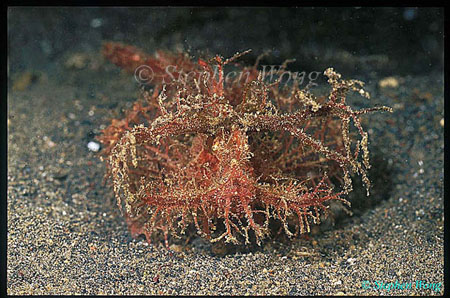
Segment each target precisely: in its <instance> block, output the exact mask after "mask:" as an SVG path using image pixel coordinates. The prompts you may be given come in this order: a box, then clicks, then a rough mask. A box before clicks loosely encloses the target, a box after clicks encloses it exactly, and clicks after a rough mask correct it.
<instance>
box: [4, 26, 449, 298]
mask: <svg viewBox="0 0 450 298" xmlns="http://www.w3.org/2000/svg"><path fill="white" fill-rule="evenodd" d="M171 34H172V33H171ZM97 51H98V48H94V49H87V50H86V51H84V52H83V51H81V52H80V51H79V53H81V56H82V58H83V57H84V58H83V59H84V60H83V59H81V61H84V63H80V64H76V63H75V65H74V64H73V63H72V65H69V64H70V63H69V64H67V65H64V62H67V61H68V60H69V61H70V59H69V58H70V57H73V54H74V52H71V50H70V49H67V57H64V58H61V60H58V63H56V66H55V69H57V74H58V75H55V73H54V72H51V71H48V72H46V71H41V72H34V77H35V78H34V80H30V82H28V83H27V79H26V77H24V76H27V74H26V73H23V72H18V73H14V74H10V76H11V80H10V88H9V92H8V109H9V110H8V238H7V240H8V251H7V261H8V266H7V289H8V294H10V295H17V294H41V295H46V294H90V295H95V294H136V295H145V294H169V295H175V294H184V295H189V294H191V295H200V294H219V295H220V294H233V295H245V294H247V295H248V294H250V295H251V294H282V295H287V294H290V295H308V294H309V295H315V294H317V295H318V294H321V295H339V294H345V295H353V294H359V295H413V294H415V295H439V294H443V290H444V286H443V285H442V286H441V287H440V289H439V290H440V291H437V290H433V289H418V288H417V287H416V281H422V282H423V283H426V284H429V283H434V284H436V283H443V278H444V272H443V271H444V269H443V266H444V247H443V242H444V241H443V239H444V227H443V225H444V212H443V159H444V128H443V117H444V94H443V90H444V83H443V73H442V70H433V71H429V72H427V73H425V74H421V75H417V74H413V75H397V74H396V73H395V72H392V73H391V74H392V75H393V76H395V77H396V80H397V82H398V83H399V85H398V86H397V87H386V88H380V87H379V86H378V83H379V81H380V80H382V79H383V78H384V77H385V76H381V75H377V73H376V72H374V73H373V74H372V75H371V76H370V79H369V80H366V81H367V83H368V84H367V88H366V89H367V90H368V91H369V92H371V96H372V99H371V100H370V101H369V103H367V102H365V101H364V100H362V99H357V98H351V99H350V100H349V102H350V104H351V105H352V106H372V105H375V104H380V105H389V106H391V107H393V108H394V110H395V112H394V114H387V113H375V114H371V115H368V116H365V119H366V121H364V123H363V124H364V127H365V128H366V129H367V130H368V131H369V141H370V144H369V148H370V150H371V162H372V165H373V169H372V170H371V172H370V174H369V175H370V178H371V180H372V182H373V186H372V189H371V196H370V197H366V196H365V195H364V192H361V191H358V190H356V191H355V193H354V194H353V195H352V197H351V199H352V202H353V209H352V211H353V212H354V214H353V216H339V218H337V219H336V224H335V225H334V226H333V225H331V224H329V223H328V224H325V225H323V226H321V227H320V228H314V229H313V232H312V233H311V234H309V235H308V237H302V238H299V239H294V240H292V241H284V240H282V239H272V240H268V241H267V242H266V243H265V244H264V245H263V246H262V247H261V248H250V249H245V248H242V247H241V248H238V249H236V250H233V249H230V248H228V247H226V248H223V247H220V246H212V245H211V244H209V243H208V242H206V241H205V240H203V239H200V238H197V237H195V236H194V237H193V238H192V239H190V241H189V242H188V243H187V244H183V243H180V242H176V243H175V244H173V245H172V246H171V248H172V250H173V251H172V252H169V251H167V250H166V249H165V248H164V246H163V245H162V243H155V244H154V245H147V244H146V242H145V241H144V240H143V239H137V240H133V239H131V238H130V236H129V233H128V231H127V227H126V225H125V223H124V221H123V218H122V217H121V216H120V213H119V211H118V208H117V207H116V205H115V201H114V198H113V194H112V191H111V189H110V187H109V186H105V185H103V183H102V182H103V174H104V164H103V163H102V162H101V161H100V160H99V159H98V156H97V154H96V153H94V152H91V151H89V149H88V148H87V144H88V143H89V142H90V141H94V137H95V135H97V134H98V133H99V129H100V128H101V126H102V125H108V124H109V121H110V119H111V117H112V116H117V115H119V113H120V109H121V108H123V107H127V106H129V105H130V104H131V103H132V102H133V100H134V99H135V98H136V97H137V95H138V86H137V84H136V82H135V81H134V79H133V78H132V76H129V75H126V74H122V73H119V72H118V70H117V68H116V67H114V66H112V65H110V64H109V63H106V62H104V61H103V60H102V59H100V58H99V55H98V52H97ZM11 55H14V53H12V54H11ZM286 58H289V57H286ZM75 60H76V59H75ZM341 63H342V64H343V65H345V61H342V62H341ZM330 66H333V65H330ZM24 71H31V70H28V69H25V70H24ZM337 71H339V68H337ZM32 76H33V75H32ZM345 77H346V78H356V79H359V78H360V77H358V76H355V75H353V76H348V75H345ZM21 80H23V81H21ZM12 86H15V87H14V88H13V87H12ZM355 180H359V177H357V178H356V179H355ZM355 184H357V181H355ZM364 281H369V284H370V286H371V288H369V289H364V288H363V287H362V286H363V282H364ZM375 281H379V282H383V283H390V282H394V283H395V282H396V281H398V282H399V283H410V282H412V283H413V284H412V286H411V288H410V289H403V290H401V289H390V290H389V289H388V288H384V289H376V285H375V283H374V282H375Z"/></svg>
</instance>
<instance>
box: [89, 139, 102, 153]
mask: <svg viewBox="0 0 450 298" xmlns="http://www.w3.org/2000/svg"><path fill="white" fill-rule="evenodd" d="M87 147H88V148H89V150H91V151H93V152H98V151H99V150H100V144H99V143H97V142H93V141H90V142H89V143H88V144H87Z"/></svg>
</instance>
